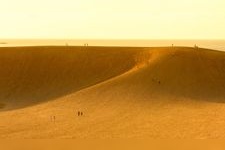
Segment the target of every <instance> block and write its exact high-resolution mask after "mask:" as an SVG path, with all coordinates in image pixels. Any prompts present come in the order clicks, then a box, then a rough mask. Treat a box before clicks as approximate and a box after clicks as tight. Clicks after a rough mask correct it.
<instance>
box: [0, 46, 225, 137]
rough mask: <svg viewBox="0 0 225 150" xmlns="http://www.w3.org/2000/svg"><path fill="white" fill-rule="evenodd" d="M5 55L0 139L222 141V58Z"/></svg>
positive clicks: (79, 50)
mask: <svg viewBox="0 0 225 150" xmlns="http://www.w3.org/2000/svg"><path fill="white" fill-rule="evenodd" d="M65 48H67V49H65ZM6 50H7V51H6ZM0 53H1V54H2V55H0V57H1V60H0V64H1V71H2V74H1V77H0V79H1V83H0V84H1V86H0V88H1V91H3V92H2V93H1V97H0V98H1V99H0V108H1V110H2V111H1V112H0V125H1V126H0V129H2V130H0V137H9V138H15V137H17V138H18V137H24V138H52V137H53V138H118V137H122V138H124V137H126V138H127V137H137V138H218V137H220V138H224V137H225V136H224V135H225V133H224V131H225V121H224V114H225V101H224V100H225V92H224V91H225V69H224V66H225V53H224V52H219V51H213V50H208V49H201V48H188V47H162V48H118V47H88V48H87V47H35V48H34V47H30V48H15V49H13V48H12V49H11V48H8V49H7V48H6V49H1V50H0ZM87 58H88V59H87ZM9 66H12V67H11V68H9ZM7 107H8V108H7ZM18 108H20V109H18ZM4 110H7V111H4ZM78 112H79V114H80V112H82V116H80V115H78V114H77V113H78ZM9 116H10V119H9V118H8V117H9ZM31 118H32V119H31ZM53 118H54V119H53Z"/></svg>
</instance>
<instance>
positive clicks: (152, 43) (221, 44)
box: [0, 39, 225, 51]
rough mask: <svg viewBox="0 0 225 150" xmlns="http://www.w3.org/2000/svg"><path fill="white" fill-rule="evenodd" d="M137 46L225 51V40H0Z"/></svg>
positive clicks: (30, 43) (18, 43) (25, 43)
mask: <svg viewBox="0 0 225 150" xmlns="http://www.w3.org/2000/svg"><path fill="white" fill-rule="evenodd" d="M85 43H88V45H89V46H135V47H161V46H171V45H172V44H173V45H174V46H188V47H193V46H194V45H195V44H196V45H197V46H199V47H202V48H209V49H214V50H221V51H225V40H66V39H64V40H55V39H49V40H40V39H33V40H31V39H23V40H22V39H20V40H18V39H10V40H9V39H0V47H10V46H64V45H70V46H83V45H84V44H85Z"/></svg>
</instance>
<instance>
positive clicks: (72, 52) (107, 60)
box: [0, 47, 137, 110]
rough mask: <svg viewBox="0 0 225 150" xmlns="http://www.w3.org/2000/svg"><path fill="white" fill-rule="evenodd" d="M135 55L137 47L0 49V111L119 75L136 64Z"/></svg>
mask: <svg viewBox="0 0 225 150" xmlns="http://www.w3.org/2000/svg"><path fill="white" fill-rule="evenodd" d="M136 53H137V51H136V50H135V48H116V49H115V48H107V49H105V48H100V47H98V48H96V47H20V48H19V47H18V48H0V72H1V73H0V91H1V92H0V108H4V109H5V110H7V109H14V108H20V107H25V106H28V105H33V104H36V103H39V102H43V101H47V100H51V99H55V98H57V97H60V96H63V95H67V94H70V93H72V92H76V91H78V90H81V89H83V88H85V87H88V86H91V85H94V84H96V83H99V82H102V81H104V80H107V79H109V78H112V77H114V76H117V75H119V74H121V73H123V72H126V71H127V70H129V69H131V68H132V67H133V66H134V65H135V58H134V57H136ZM124 61H126V62H124ZM12 105H13V106H12Z"/></svg>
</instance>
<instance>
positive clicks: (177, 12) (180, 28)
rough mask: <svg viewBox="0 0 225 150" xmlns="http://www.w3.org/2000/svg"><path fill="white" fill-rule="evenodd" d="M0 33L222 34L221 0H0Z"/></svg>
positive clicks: (43, 35)
mask: <svg viewBox="0 0 225 150" xmlns="http://www.w3.org/2000/svg"><path fill="white" fill-rule="evenodd" d="M0 20H1V21H0V38H62V39H64V38H66V39H80V38H81V39H225V0H192V1H191V0H110V1H109V0H0Z"/></svg>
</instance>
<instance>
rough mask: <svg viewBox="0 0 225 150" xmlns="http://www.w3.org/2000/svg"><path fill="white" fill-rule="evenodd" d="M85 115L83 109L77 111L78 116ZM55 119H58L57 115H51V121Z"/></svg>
mask: <svg viewBox="0 0 225 150" xmlns="http://www.w3.org/2000/svg"><path fill="white" fill-rule="evenodd" d="M83 115H84V113H83V112H82V111H77V116H78V117H79V116H83ZM55 120H56V117H55V116H51V121H53V122H55Z"/></svg>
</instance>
